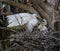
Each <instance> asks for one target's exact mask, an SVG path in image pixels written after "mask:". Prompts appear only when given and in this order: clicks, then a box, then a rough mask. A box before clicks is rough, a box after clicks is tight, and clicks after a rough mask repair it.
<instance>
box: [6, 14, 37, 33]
mask: <svg viewBox="0 0 60 51" xmlns="http://www.w3.org/2000/svg"><path fill="white" fill-rule="evenodd" d="M36 17H38V16H37V14H29V13H19V14H14V15H9V16H7V20H8V23H9V25H8V26H7V27H9V28H12V27H15V26H19V25H21V26H22V25H24V24H27V30H28V31H30V32H32V30H33V28H34V26H36V25H37V23H38V20H37V19H36Z"/></svg>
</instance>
